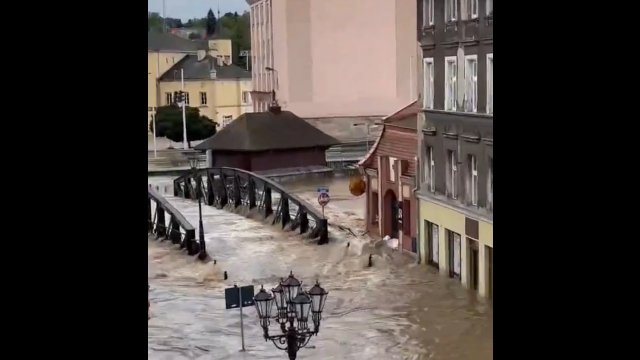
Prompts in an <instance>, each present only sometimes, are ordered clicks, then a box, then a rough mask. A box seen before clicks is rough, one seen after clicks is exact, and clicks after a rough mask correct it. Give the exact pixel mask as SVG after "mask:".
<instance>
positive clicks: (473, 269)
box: [467, 237, 480, 291]
mask: <svg viewBox="0 0 640 360" xmlns="http://www.w3.org/2000/svg"><path fill="white" fill-rule="evenodd" d="M467 244H468V245H467V252H468V254H469V288H471V289H472V290H475V291H478V283H479V281H478V279H479V273H480V272H479V271H480V264H479V259H480V257H479V253H480V251H479V248H478V241H476V240H474V239H472V238H469V237H468V238H467Z"/></svg>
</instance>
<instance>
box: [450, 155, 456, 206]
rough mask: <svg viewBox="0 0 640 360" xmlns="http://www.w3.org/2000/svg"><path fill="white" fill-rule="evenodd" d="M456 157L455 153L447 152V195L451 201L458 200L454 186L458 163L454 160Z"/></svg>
mask: <svg viewBox="0 0 640 360" xmlns="http://www.w3.org/2000/svg"><path fill="white" fill-rule="evenodd" d="M456 158H457V156H456V151H453V150H449V164H450V166H449V170H450V171H451V173H450V177H451V178H450V181H451V183H450V184H449V193H450V195H451V198H452V199H454V200H455V199H457V198H458V194H457V191H456V190H457V186H456V183H457V181H456V178H457V176H458V163H457V160H456Z"/></svg>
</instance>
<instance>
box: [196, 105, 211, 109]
mask: <svg viewBox="0 0 640 360" xmlns="http://www.w3.org/2000/svg"><path fill="white" fill-rule="evenodd" d="M208 107H209V106H208V105H200V106H198V108H199V109H202V108H208Z"/></svg>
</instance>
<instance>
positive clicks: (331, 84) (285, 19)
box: [247, 0, 420, 138]
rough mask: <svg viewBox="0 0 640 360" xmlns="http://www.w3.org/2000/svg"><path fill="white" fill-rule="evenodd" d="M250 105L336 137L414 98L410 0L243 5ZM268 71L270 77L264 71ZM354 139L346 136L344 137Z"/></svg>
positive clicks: (259, 0) (288, 0)
mask: <svg viewBox="0 0 640 360" xmlns="http://www.w3.org/2000/svg"><path fill="white" fill-rule="evenodd" d="M247 3H248V4H249V5H250V6H251V13H250V14H251V41H252V43H251V55H252V65H253V67H252V79H253V90H254V91H253V92H252V96H253V104H254V110H255V111H265V110H266V109H267V108H268V106H269V103H270V102H271V91H272V90H273V89H274V88H275V90H276V96H277V98H278V102H279V103H280V105H281V106H282V108H283V109H285V110H288V111H291V112H293V113H295V114H296V115H298V116H300V117H302V118H304V119H305V120H307V121H309V122H311V123H312V124H314V125H316V126H318V127H319V128H321V129H322V130H324V131H325V132H327V133H329V134H331V135H333V136H336V137H338V138H341V137H344V136H340V135H341V134H339V132H341V130H340V129H338V128H343V130H345V129H352V128H353V129H356V128H357V129H358V131H360V132H361V133H362V134H364V133H365V132H366V129H365V127H362V126H361V127H353V126H352V125H353V124H354V123H356V122H362V121H363V120H368V121H374V120H379V119H381V118H382V117H384V116H386V115H388V114H390V113H393V112H394V111H396V110H397V109H399V108H402V107H404V106H406V105H407V104H409V103H410V102H412V101H413V100H415V99H416V97H417V91H416V82H417V78H418V74H417V73H416V71H417V64H418V62H419V59H418V57H419V56H420V55H419V51H418V50H419V47H418V46H417V30H416V29H417V23H416V12H417V11H416V4H415V1H408V0H247ZM267 68H269V69H273V70H267ZM349 131H350V132H352V131H351V130H349Z"/></svg>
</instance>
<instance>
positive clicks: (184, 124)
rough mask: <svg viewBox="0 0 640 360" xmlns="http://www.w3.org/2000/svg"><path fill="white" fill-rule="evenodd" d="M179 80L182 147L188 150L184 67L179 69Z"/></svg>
mask: <svg viewBox="0 0 640 360" xmlns="http://www.w3.org/2000/svg"><path fill="white" fill-rule="evenodd" d="M180 82H181V84H182V99H181V100H182V148H183V149H184V150H189V142H188V141H187V98H186V93H185V92H184V69H180Z"/></svg>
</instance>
